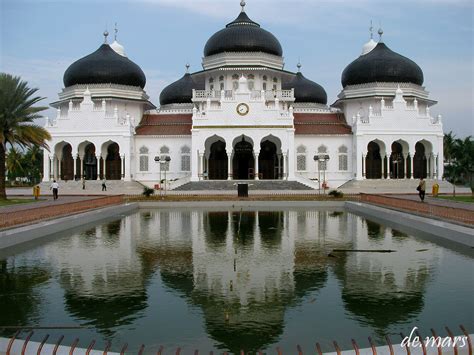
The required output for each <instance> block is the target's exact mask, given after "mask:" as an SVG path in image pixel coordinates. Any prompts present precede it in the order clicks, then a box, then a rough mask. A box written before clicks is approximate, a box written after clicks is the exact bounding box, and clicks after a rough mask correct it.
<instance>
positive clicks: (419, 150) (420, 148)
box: [413, 142, 428, 179]
mask: <svg viewBox="0 0 474 355" xmlns="http://www.w3.org/2000/svg"><path fill="white" fill-rule="evenodd" d="M427 171H428V161H427V160H426V149H425V146H424V144H423V143H421V142H418V143H416V144H415V156H414V157H413V177H414V178H415V179H419V178H421V177H422V178H423V179H425V178H426V176H427Z"/></svg>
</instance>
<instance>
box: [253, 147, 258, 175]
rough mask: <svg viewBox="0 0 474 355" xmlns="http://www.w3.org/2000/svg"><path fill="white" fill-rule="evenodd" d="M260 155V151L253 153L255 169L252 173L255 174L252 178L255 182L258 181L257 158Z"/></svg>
mask: <svg viewBox="0 0 474 355" xmlns="http://www.w3.org/2000/svg"><path fill="white" fill-rule="evenodd" d="M259 155H260V151H259V150H258V151H257V150H254V151H253V159H254V164H255V169H254V172H255V176H254V179H255V180H259V177H258V174H259V173H260V171H259V169H258V156H259Z"/></svg>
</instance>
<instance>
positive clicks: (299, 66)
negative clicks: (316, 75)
mask: <svg viewBox="0 0 474 355" xmlns="http://www.w3.org/2000/svg"><path fill="white" fill-rule="evenodd" d="M296 67H297V68H298V73H301V67H302V65H301V60H300V58H298V64H296Z"/></svg>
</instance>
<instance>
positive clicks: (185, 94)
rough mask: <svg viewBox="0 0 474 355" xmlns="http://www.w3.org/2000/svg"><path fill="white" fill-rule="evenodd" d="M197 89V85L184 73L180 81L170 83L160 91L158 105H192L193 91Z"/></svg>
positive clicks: (189, 75)
mask: <svg viewBox="0 0 474 355" xmlns="http://www.w3.org/2000/svg"><path fill="white" fill-rule="evenodd" d="M197 88H198V85H197V84H196V82H195V81H194V80H193V78H192V76H191V74H189V73H186V74H184V76H183V77H182V78H181V79H179V80H178V81H175V82H174V83H171V84H170V85H168V86H167V87H165V88H164V89H163V91H161V94H160V105H161V106H163V105H168V104H187V103H192V98H193V89H197Z"/></svg>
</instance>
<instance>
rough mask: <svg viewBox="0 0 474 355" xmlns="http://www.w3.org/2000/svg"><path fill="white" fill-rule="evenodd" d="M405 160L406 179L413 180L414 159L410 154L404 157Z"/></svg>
mask: <svg viewBox="0 0 474 355" xmlns="http://www.w3.org/2000/svg"><path fill="white" fill-rule="evenodd" d="M403 157H404V158H405V179H413V157H412V156H411V155H410V153H406V154H404V155H403ZM408 167H410V172H408Z"/></svg>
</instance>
